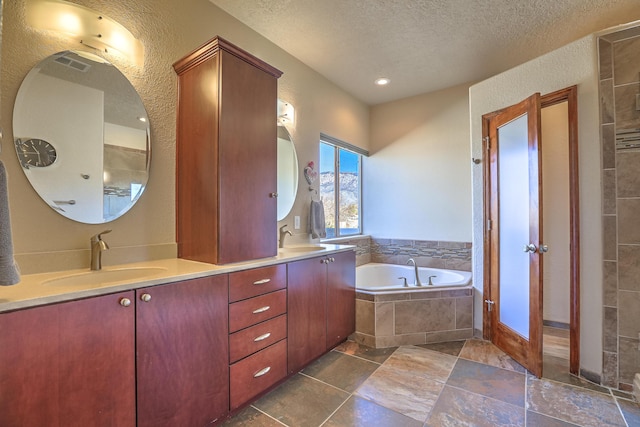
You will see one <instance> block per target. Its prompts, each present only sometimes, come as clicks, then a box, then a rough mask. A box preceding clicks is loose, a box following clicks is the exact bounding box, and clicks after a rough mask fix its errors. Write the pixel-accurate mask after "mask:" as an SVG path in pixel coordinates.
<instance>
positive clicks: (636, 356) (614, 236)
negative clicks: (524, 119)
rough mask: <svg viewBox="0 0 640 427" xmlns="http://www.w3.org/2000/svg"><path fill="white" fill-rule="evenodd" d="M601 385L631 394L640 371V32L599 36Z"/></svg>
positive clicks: (632, 30) (637, 29)
mask: <svg viewBox="0 0 640 427" xmlns="http://www.w3.org/2000/svg"><path fill="white" fill-rule="evenodd" d="M598 48H599V59H600V99H601V106H600V113H601V115H600V124H601V144H602V168H603V175H602V176H603V185H602V191H603V194H602V198H603V211H602V215H603V216H602V220H603V229H604V236H603V245H604V247H603V262H604V266H603V272H604V277H603V292H604V294H603V301H604V311H603V312H604V319H603V322H604V324H603V351H604V354H603V369H602V372H603V384H604V385H606V386H609V387H616V388H620V389H622V390H627V391H630V390H632V384H633V378H634V375H635V373H637V372H640V351H639V350H638V346H639V345H640V340H639V334H640V322H639V321H638V319H640V221H639V220H638V218H640V173H639V171H640V29H639V28H637V27H636V28H632V29H628V30H624V31H620V32H617V33H613V34H608V35H606V36H603V37H602V38H600V40H599V41H598Z"/></svg>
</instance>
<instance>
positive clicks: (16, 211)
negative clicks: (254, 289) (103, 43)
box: [0, 0, 369, 273]
mask: <svg viewBox="0 0 640 427" xmlns="http://www.w3.org/2000/svg"><path fill="white" fill-rule="evenodd" d="M75 3H77V4H81V5H84V6H87V7H90V8H93V9H95V10H97V11H100V12H101V13H104V14H105V15H107V16H109V17H111V18H113V19H115V20H116V21H118V22H119V23H121V24H123V25H124V26H125V27H127V28H128V29H129V30H130V31H131V32H132V33H133V34H134V35H135V36H136V37H138V38H139V39H140V40H141V41H142V44H143V45H144V47H145V63H144V67H142V68H139V67H136V66H135V65H130V64H128V63H125V62H123V61H122V60H121V59H120V58H118V57H116V56H113V55H109V54H104V55H103V56H105V57H106V58H107V59H108V60H110V61H111V62H112V63H113V64H115V65H116V66H117V67H118V68H120V70H121V71H122V72H123V73H124V74H125V75H126V76H127V77H128V78H129V80H130V81H131V82H132V84H133V85H134V86H135V87H136V89H137V90H138V92H139V93H140V95H141V97H142V100H143V102H144V104H145V107H146V108H147V111H148V113H149V118H150V122H151V138H152V146H153V155H152V161H151V175H150V179H149V185H148V187H147V190H146V191H145V194H143V196H142V197H141V199H140V200H139V202H138V203H137V204H136V206H134V207H133V208H132V209H131V210H130V211H129V212H128V213H127V214H126V215H124V216H123V217H122V218H119V219H117V220H115V221H113V222H111V223H108V224H103V225H87V224H80V223H76V222H73V221H70V220H68V219H66V218H64V217H62V216H61V215H58V214H57V213H55V212H54V211H53V210H52V209H51V208H49V207H48V206H47V205H46V204H45V203H44V202H43V201H41V200H40V198H39V197H38V195H37V194H36V193H35V191H34V190H33V189H32V188H31V186H30V184H29V182H28V181H27V180H26V178H25V177H24V174H23V173H22V171H21V170H20V166H19V164H18V161H17V159H16V156H15V155H14V154H13V153H14V150H13V146H12V140H13V135H12V126H11V122H12V110H13V104H14V101H15V97H16V93H17V91H18V88H19V86H20V83H21V82H22V79H23V78H24V76H25V75H26V74H27V73H28V71H29V70H30V69H31V67H33V66H34V65H35V64H37V63H38V62H39V61H40V60H42V59H43V58H45V57H46V56H48V55H51V54H53V53H55V52H58V51H61V50H68V49H76V50H89V51H92V50H91V49H88V48H85V47H84V46H82V45H80V44H79V43H77V42H75V41H73V40H70V39H69V38H67V37H64V36H60V35H58V34H55V33H51V32H45V31H37V30H35V29H33V28H29V27H27V25H26V24H25V1H24V0H12V1H9V2H5V4H4V10H3V18H4V19H3V21H4V28H3V34H2V37H3V40H2V41H3V43H2V64H1V65H2V79H1V83H2V90H1V93H2V100H1V101H2V102H1V108H2V109H1V114H0V116H1V120H2V123H1V124H2V128H3V130H4V139H3V141H2V154H1V155H0V158H1V159H2V161H3V162H4V163H5V165H6V167H7V170H8V175H9V200H10V205H11V215H12V228H13V242H14V248H15V251H16V254H17V255H16V257H17V260H18V263H19V264H20V266H21V268H22V271H23V273H30V272H36V271H49V270H61V269H68V268H82V267H88V264H89V260H88V248H89V237H90V236H91V235H92V234H95V233H97V232H99V231H102V230H104V229H107V228H109V229H113V232H112V233H111V234H109V235H108V237H105V240H107V241H108V242H109V245H110V246H111V250H110V251H109V252H107V253H105V255H104V263H105V264H106V265H110V264H115V263H122V262H128V261H134V260H144V259H151V258H157V257H170V256H175V188H174V182H175V172H174V171H175V117H176V112H175V108H176V105H175V100H176V76H175V73H174V71H173V68H172V64H173V62H175V61H176V60H178V59H180V58H181V57H182V56H183V55H185V54H186V53H188V52H190V51H191V50H193V49H194V48H196V47H198V46H200V45H201V44H203V43H204V42H206V41H207V40H209V39H210V38H212V37H214V36H215V35H220V36H222V37H224V38H226V39H227V40H229V41H230V42H232V43H234V44H237V45H238V46H240V47H242V48H244V49H246V50H247V51H249V52H251V53H252V54H254V55H256V56H258V57H259V58H261V59H263V60H265V61H267V62H268V63H270V64H272V65H273V66H275V67H276V68H279V69H280V70H282V71H284V75H283V77H282V78H281V79H280V81H279V93H278V95H279V98H282V99H284V100H286V101H288V102H290V103H292V104H293V105H294V106H295V108H296V124H295V128H292V129H290V132H291V134H292V137H293V139H294V141H295V144H296V148H297V150H298V160H299V163H300V165H301V166H304V165H305V164H306V163H307V162H308V161H310V160H314V161H316V163H317V156H318V154H317V141H318V137H319V134H320V132H324V133H326V134H329V135H332V136H335V137H337V138H340V139H343V140H345V141H349V142H350V143H352V144H354V145H357V146H360V147H363V148H369V147H368V141H369V109H368V107H367V106H366V105H364V104H363V103H361V102H359V101H358V100H356V99H354V98H353V97H351V96H350V95H348V94H346V93H345V92H344V91H342V90H341V89H339V88H338V87H336V86H335V85H333V84H332V83H330V82H329V81H327V80H326V79H325V78H323V77H322V76H320V75H319V74H318V73H316V72H315V71H313V70H311V69H310V68H309V67H307V66H305V65H304V64H302V63H301V62H300V61H298V60H296V59H295V58H293V57H292V56H290V55H289V54H287V53H286V52H284V51H283V50H282V49H280V48H279V47H277V46H276V45H274V44H273V43H271V42H269V41H268V40H266V39H265V38H263V37H262V36H260V35H258V34H257V33H255V32H254V31H253V30H251V29H250V28H248V27H246V26H245V25H243V24H241V23H239V22H238V21H237V20H235V19H234V18H232V17H230V16H229V15H227V14H226V13H224V12H222V11H221V10H220V9H218V8H217V7H215V6H214V5H212V4H211V3H210V2H208V1H207V0H181V1H176V0H123V1H117V2H116V1H113V2H104V1H99V0H76V1H75ZM274 108H275V106H274ZM300 170H302V167H301V168H300ZM304 184H305V183H304V179H301V180H300V192H299V194H298V197H297V200H296V203H295V205H294V208H293V211H292V213H291V215H290V216H289V217H288V218H286V219H285V220H284V221H283V222H282V223H281V224H284V223H288V224H290V228H293V227H292V226H293V215H300V216H301V217H302V227H303V228H302V229H301V230H295V231H294V232H295V233H297V234H299V236H298V237H299V238H302V239H303V238H305V237H306V236H305V235H304V233H305V230H304V229H305V228H306V222H307V216H308V203H309V201H310V197H309V192H308V191H307V190H306V186H305V185H304ZM316 185H317V183H316Z"/></svg>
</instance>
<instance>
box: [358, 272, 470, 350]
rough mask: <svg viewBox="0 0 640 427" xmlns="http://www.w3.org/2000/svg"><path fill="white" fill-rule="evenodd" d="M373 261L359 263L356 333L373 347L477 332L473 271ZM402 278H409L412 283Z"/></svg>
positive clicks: (454, 338)
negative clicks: (421, 283)
mask: <svg viewBox="0 0 640 427" xmlns="http://www.w3.org/2000/svg"><path fill="white" fill-rule="evenodd" d="M418 274H419V275H420V280H421V281H422V282H423V283H428V282H429V279H428V277H429V276H435V277H434V278H433V280H432V281H433V286H428V285H424V286H421V287H417V286H415V285H414V281H415V279H414V277H415V273H414V268H413V266H404V265H395V264H378V263H369V264H365V265H362V266H360V267H357V268H356V331H355V332H354V333H353V336H352V338H353V339H354V340H355V341H356V342H358V343H360V344H364V345H366V346H369V347H374V348H386V347H396V346H400V345H418V344H427V343H435V342H446V341H458V340H465V339H469V338H471V337H473V293H474V289H473V286H472V285H471V273H469V272H467V271H458V270H442V269H438V268H419V269H418ZM398 277H406V278H407V282H408V283H409V286H408V287H404V286H403V283H404V281H403V280H402V279H398Z"/></svg>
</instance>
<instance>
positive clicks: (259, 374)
mask: <svg viewBox="0 0 640 427" xmlns="http://www.w3.org/2000/svg"><path fill="white" fill-rule="evenodd" d="M270 370H271V366H267V367H266V368H263V369H260V370H259V371H258V372H256V373H255V374H253V378H258V377H261V376H263V375H265V374H267V373H269V371H270Z"/></svg>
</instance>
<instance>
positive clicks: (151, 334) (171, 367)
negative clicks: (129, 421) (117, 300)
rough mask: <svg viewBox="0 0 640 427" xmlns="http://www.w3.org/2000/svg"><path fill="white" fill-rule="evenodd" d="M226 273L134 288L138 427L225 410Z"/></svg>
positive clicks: (187, 422)
mask: <svg viewBox="0 0 640 427" xmlns="http://www.w3.org/2000/svg"><path fill="white" fill-rule="evenodd" d="M228 292H229V291H228V275H226V274H225V275H219V276H210V277H205V278H201V279H194V280H188V281H183V282H177V283H171V284H167V285H160V286H154V287H150V288H145V289H138V290H136V306H137V307H136V325H137V327H136V345H137V370H138V371H137V379H138V388H137V395H138V427H144V426H149V427H161V426H167V427H169V426H204V425H209V424H210V423H212V422H213V421H215V420H217V419H221V418H223V417H225V416H226V415H227V413H228V411H229V371H228V369H229V368H228V333H229V328H228V318H227V312H228V311H227V305H228Z"/></svg>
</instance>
